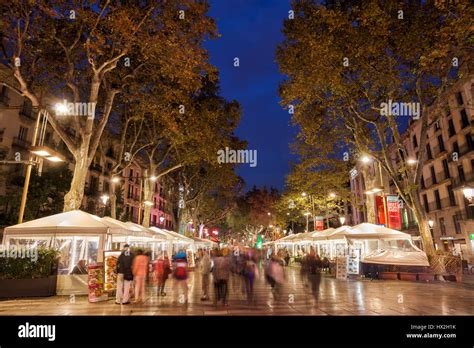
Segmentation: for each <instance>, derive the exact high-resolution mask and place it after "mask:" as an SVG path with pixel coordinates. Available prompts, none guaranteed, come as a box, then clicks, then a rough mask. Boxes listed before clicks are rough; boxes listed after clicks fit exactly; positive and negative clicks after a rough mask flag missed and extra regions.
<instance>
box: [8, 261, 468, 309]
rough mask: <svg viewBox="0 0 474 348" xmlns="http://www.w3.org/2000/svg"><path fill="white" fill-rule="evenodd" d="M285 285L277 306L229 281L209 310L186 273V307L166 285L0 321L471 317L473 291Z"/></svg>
mask: <svg viewBox="0 0 474 348" xmlns="http://www.w3.org/2000/svg"><path fill="white" fill-rule="evenodd" d="M285 273H286V284H285V286H284V287H283V291H282V295H281V297H280V299H279V300H278V301H277V300H275V299H274V298H273V295H272V292H271V291H270V287H269V286H268V285H267V284H266V282H265V280H264V279H263V277H262V276H260V278H259V279H257V280H256V284H255V297H256V303H255V304H249V303H248V302H247V300H246V298H245V296H244V295H243V294H242V291H241V287H240V284H239V278H238V277H233V278H232V279H231V281H230V297H229V306H228V307H224V306H222V305H220V304H219V305H218V306H217V307H215V306H214V305H213V304H212V302H211V301H206V302H202V301H200V289H201V282H200V277H199V274H198V273H195V272H191V273H190V274H191V275H190V279H189V283H188V284H189V303H188V304H187V305H185V304H179V303H178V304H173V303H172V296H171V295H172V289H171V286H172V281H171V280H169V281H168V283H167V285H166V287H167V289H166V291H167V293H168V296H166V297H157V296H156V289H154V288H152V287H149V288H148V289H147V299H146V301H145V303H144V304H140V305H138V304H131V305H126V306H124V305H122V306H120V305H116V304H114V300H113V299H111V300H108V301H105V302H99V303H88V302H87V297H86V296H76V297H75V303H70V298H69V297H67V296H55V297H49V298H30V299H18V300H6V301H0V315H239V316H242V315H245V316H247V315H473V314H474V287H472V286H469V285H466V284H459V283H439V282H435V283H419V282H402V281H368V280H347V281H344V280H337V279H334V278H333V277H331V276H323V278H322V280H321V284H320V287H319V293H317V292H316V291H315V293H314V294H313V291H312V286H311V284H307V285H305V283H304V282H303V281H302V279H301V277H300V275H299V270H298V269H296V268H287V269H285Z"/></svg>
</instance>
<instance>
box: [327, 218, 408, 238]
mask: <svg viewBox="0 0 474 348" xmlns="http://www.w3.org/2000/svg"><path fill="white" fill-rule="evenodd" d="M342 227H344V226H342ZM344 237H345V238H349V239H411V236H410V235H409V234H408V233H404V232H400V231H397V230H393V229H391V228H387V227H385V226H380V225H374V224H369V223H366V222H364V223H362V224H359V225H355V226H353V227H348V228H346V229H345V230H341V231H338V232H336V231H335V232H334V233H333V234H331V235H330V236H329V237H328V239H342V238H344Z"/></svg>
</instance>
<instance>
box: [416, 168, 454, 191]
mask: <svg viewBox="0 0 474 348" xmlns="http://www.w3.org/2000/svg"><path fill="white" fill-rule="evenodd" d="M450 179H451V177H447V176H446V175H445V174H444V172H438V173H436V180H434V178H426V179H425V185H424V186H423V185H422V189H421V190H422V191H424V190H427V189H430V188H432V187H433V186H436V185H439V184H442V183H444V182H445V181H446V180H450Z"/></svg>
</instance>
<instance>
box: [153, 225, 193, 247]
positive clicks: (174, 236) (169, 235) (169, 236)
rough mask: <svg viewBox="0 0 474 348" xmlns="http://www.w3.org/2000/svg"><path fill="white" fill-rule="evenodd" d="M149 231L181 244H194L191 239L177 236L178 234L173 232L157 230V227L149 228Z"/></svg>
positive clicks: (180, 235)
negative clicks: (178, 241)
mask: <svg viewBox="0 0 474 348" xmlns="http://www.w3.org/2000/svg"><path fill="white" fill-rule="evenodd" d="M150 230H152V231H154V232H156V233H160V234H164V235H166V236H167V239H172V240H180V241H182V242H188V243H194V240H192V239H191V238H188V237H186V236H183V235H182V234H179V233H176V232H173V231H168V230H165V229H162V228H158V227H155V226H152V227H150Z"/></svg>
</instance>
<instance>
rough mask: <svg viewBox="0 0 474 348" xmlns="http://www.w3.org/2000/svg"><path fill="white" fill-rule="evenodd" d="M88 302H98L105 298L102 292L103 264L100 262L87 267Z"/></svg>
mask: <svg viewBox="0 0 474 348" xmlns="http://www.w3.org/2000/svg"><path fill="white" fill-rule="evenodd" d="M87 271H88V276H89V279H88V290H89V296H88V299H89V302H100V301H105V300H107V294H106V293H105V292H104V265H103V264H102V263H97V264H92V265H89V266H88V267H87Z"/></svg>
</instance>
